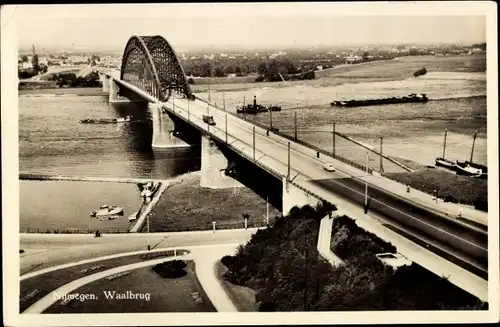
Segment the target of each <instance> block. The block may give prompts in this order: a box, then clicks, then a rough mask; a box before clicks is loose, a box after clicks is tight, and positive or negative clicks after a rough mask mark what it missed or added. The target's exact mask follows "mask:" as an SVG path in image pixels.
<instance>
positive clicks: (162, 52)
mask: <svg viewBox="0 0 500 327" xmlns="http://www.w3.org/2000/svg"><path fill="white" fill-rule="evenodd" d="M120 78H121V79H122V80H124V81H126V82H129V83H130V84H132V85H134V86H136V87H138V88H140V89H141V90H143V91H146V92H147V93H149V94H151V95H152V96H154V97H156V98H158V99H159V100H160V101H167V100H168V99H169V98H170V95H171V94H172V91H176V92H178V93H179V94H181V95H183V96H185V97H186V98H188V99H193V98H194V95H193V93H192V91H191V88H190V87H189V84H188V83H187V79H186V74H185V73H184V69H183V68H182V66H181V63H180V61H179V58H178V57H177V54H176V53H175V51H174V49H173V48H172V46H171V45H170V44H169V43H168V41H167V40H165V38H163V37H162V36H159V35H155V36H137V35H134V36H132V37H131V38H130V39H129V40H128V42H127V45H126V46H125V50H124V52H123V57H122V66H121V72H120Z"/></svg>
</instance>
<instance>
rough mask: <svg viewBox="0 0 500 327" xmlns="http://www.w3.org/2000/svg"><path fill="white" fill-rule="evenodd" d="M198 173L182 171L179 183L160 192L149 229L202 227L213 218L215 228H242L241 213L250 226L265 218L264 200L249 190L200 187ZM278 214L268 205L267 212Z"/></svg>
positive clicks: (168, 229) (209, 227) (210, 222)
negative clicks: (181, 180)
mask: <svg viewBox="0 0 500 327" xmlns="http://www.w3.org/2000/svg"><path fill="white" fill-rule="evenodd" d="M200 174H201V172H194V173H190V174H187V175H184V176H183V182H182V183H180V184H177V185H174V186H172V187H171V188H169V189H168V190H167V191H165V193H163V195H162V196H161V198H160V200H159V201H158V204H157V206H156V208H155V209H154V211H153V213H152V216H151V220H150V231H152V232H153V231H154V232H160V231H178V230H205V229H211V228H212V221H216V222H217V226H218V228H244V219H243V216H242V215H243V213H247V214H249V215H250V217H249V219H248V224H249V226H250V225H251V224H262V223H263V222H264V217H265V215H266V201H265V200H263V199H262V198H260V197H259V196H258V195H257V194H255V193H254V192H253V191H252V190H250V189H248V188H246V187H242V188H234V189H233V188H229V189H208V188H202V187H200ZM277 214H278V211H277V210H276V209H274V208H273V207H272V206H269V216H270V217H274V216H275V215H277ZM145 228H146V227H143V228H142V230H141V231H144V230H145Z"/></svg>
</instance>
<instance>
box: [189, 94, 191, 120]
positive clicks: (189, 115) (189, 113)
mask: <svg viewBox="0 0 500 327" xmlns="http://www.w3.org/2000/svg"><path fill="white" fill-rule="evenodd" d="M190 102H191V100H189V99H188V122H191V117H190V112H189V103H190Z"/></svg>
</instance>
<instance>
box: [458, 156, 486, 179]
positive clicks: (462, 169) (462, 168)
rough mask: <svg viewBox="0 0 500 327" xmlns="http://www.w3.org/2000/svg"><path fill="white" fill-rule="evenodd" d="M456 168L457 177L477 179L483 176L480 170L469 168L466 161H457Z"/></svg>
mask: <svg viewBox="0 0 500 327" xmlns="http://www.w3.org/2000/svg"><path fill="white" fill-rule="evenodd" d="M456 167H457V174H459V175H465V176H471V177H475V178H479V177H481V175H482V174H483V170H482V169H480V168H477V167H473V166H471V165H470V163H469V162H468V161H458V160H457V164H456ZM486 174H487V173H486Z"/></svg>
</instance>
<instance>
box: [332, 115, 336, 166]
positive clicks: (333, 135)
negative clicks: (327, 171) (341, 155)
mask: <svg viewBox="0 0 500 327" xmlns="http://www.w3.org/2000/svg"><path fill="white" fill-rule="evenodd" d="M332 138H333V157H334V158H335V123H333V134H332Z"/></svg>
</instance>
